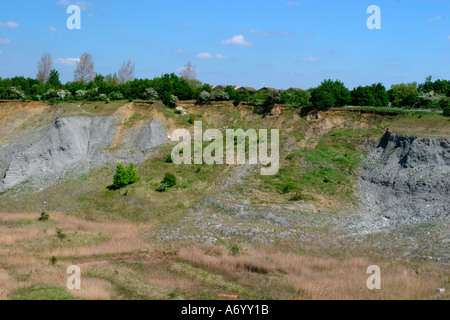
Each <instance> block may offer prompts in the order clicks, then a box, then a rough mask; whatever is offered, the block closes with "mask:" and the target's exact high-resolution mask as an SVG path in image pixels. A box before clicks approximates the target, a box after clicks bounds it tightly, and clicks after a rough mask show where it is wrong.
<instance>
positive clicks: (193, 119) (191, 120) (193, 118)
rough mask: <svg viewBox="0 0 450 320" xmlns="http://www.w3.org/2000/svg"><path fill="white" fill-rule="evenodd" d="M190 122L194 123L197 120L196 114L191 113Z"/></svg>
mask: <svg viewBox="0 0 450 320" xmlns="http://www.w3.org/2000/svg"><path fill="white" fill-rule="evenodd" d="M188 122H189V123H190V124H194V122H195V116H194V115H193V114H190V115H189V118H188Z"/></svg>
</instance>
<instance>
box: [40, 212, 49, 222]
mask: <svg viewBox="0 0 450 320" xmlns="http://www.w3.org/2000/svg"><path fill="white" fill-rule="evenodd" d="M48 219H50V216H49V214H48V213H47V212H45V211H42V212H41V216H40V217H39V221H42V222H45V221H48Z"/></svg>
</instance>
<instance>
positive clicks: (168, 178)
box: [161, 172, 177, 188]
mask: <svg viewBox="0 0 450 320" xmlns="http://www.w3.org/2000/svg"><path fill="white" fill-rule="evenodd" d="M161 183H166V184H167V187H169V188H172V187H174V186H175V185H176V184H177V178H176V177H175V175H173V174H172V173H170V172H167V173H166V175H165V176H164V179H163V180H162V181H161Z"/></svg>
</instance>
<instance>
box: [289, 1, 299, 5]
mask: <svg viewBox="0 0 450 320" xmlns="http://www.w3.org/2000/svg"><path fill="white" fill-rule="evenodd" d="M286 4H287V5H288V6H298V5H299V4H300V3H298V2H290V1H288V2H286Z"/></svg>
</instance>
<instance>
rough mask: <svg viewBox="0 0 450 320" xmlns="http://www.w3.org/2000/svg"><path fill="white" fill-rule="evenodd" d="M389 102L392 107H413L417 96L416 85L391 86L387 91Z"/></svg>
mask: <svg viewBox="0 0 450 320" xmlns="http://www.w3.org/2000/svg"><path fill="white" fill-rule="evenodd" d="M388 94H389V100H390V102H391V103H392V105H393V106H394V107H400V108H403V107H410V108H411V107H413V106H414V105H415V104H416V102H417V98H418V95H419V91H418V90H417V83H416V82H412V83H401V84H393V85H392V86H391V89H390V90H389V91H388Z"/></svg>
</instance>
